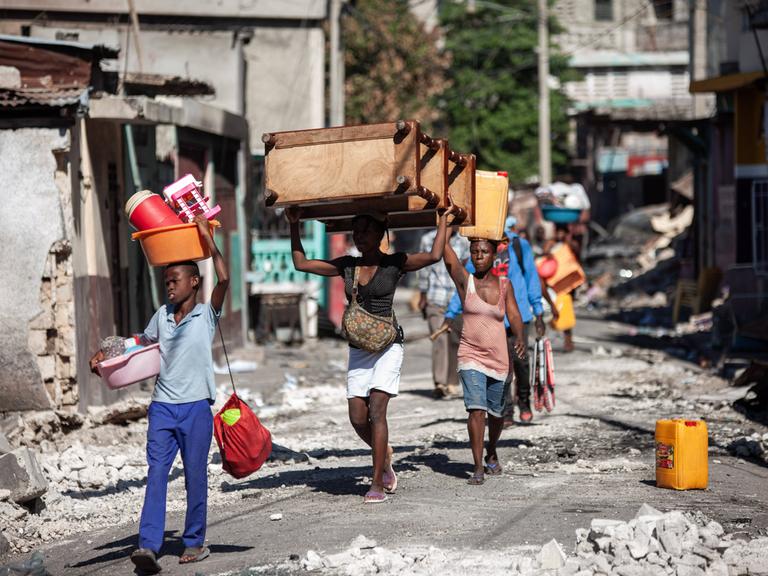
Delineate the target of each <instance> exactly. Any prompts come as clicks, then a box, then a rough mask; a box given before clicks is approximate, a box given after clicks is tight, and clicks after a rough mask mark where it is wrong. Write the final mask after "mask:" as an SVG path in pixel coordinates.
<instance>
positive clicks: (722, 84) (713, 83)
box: [689, 71, 765, 94]
mask: <svg viewBox="0 0 768 576" xmlns="http://www.w3.org/2000/svg"><path fill="white" fill-rule="evenodd" d="M762 78H765V72H762V71H760V72H739V73H738V74H728V75H726V76H715V77H714V78H707V79H705V80H697V81H695V82H691V85H690V88H689V90H690V92H692V93H694V94H696V93H702V92H730V91H732V90H738V89H739V88H743V87H744V86H749V85H750V84H753V83H754V82H756V81H757V80H760V79H762Z"/></svg>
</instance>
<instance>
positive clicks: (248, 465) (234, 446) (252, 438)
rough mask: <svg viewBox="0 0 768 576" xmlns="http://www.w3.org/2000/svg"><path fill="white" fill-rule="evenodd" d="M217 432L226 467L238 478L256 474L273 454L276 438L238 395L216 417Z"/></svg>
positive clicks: (224, 466)
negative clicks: (274, 439)
mask: <svg viewBox="0 0 768 576" xmlns="http://www.w3.org/2000/svg"><path fill="white" fill-rule="evenodd" d="M213 433H214V435H215V436H216V443H217V444H218V445H219V451H220V452H221V461H222V467H223V468H224V471H225V472H228V473H229V474H231V475H232V476H234V477H235V478H245V477H246V476H248V475H249V474H253V473H254V472H256V470H258V469H259V468H261V465H262V464H264V462H265V461H266V460H267V458H269V455H270V454H271V453H272V435H271V434H270V433H269V430H267V429H266V428H265V427H264V425H263V424H262V423H261V422H260V421H259V418H258V417H257V416H256V414H254V413H253V411H252V410H251V409H250V407H249V406H248V404H246V403H245V402H244V401H243V400H241V399H240V398H239V397H238V395H237V393H233V394H232V396H230V397H229V400H227V402H226V403H225V404H224V406H222V408H221V410H219V412H218V413H217V414H216V416H214V418H213Z"/></svg>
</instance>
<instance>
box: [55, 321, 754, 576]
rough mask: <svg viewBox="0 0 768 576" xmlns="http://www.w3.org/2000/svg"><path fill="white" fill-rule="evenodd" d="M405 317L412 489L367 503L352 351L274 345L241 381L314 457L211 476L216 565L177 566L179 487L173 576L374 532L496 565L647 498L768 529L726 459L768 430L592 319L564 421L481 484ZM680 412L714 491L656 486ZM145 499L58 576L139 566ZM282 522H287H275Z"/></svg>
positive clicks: (739, 472) (396, 428) (270, 420)
mask: <svg viewBox="0 0 768 576" xmlns="http://www.w3.org/2000/svg"><path fill="white" fill-rule="evenodd" d="M405 323H406V329H407V332H408V334H409V335H410V336H411V341H410V342H409V343H408V344H407V347H406V363H405V366H404V373H403V380H402V385H401V395H400V396H399V397H398V398H397V399H396V400H394V401H393V402H392V404H391V411H390V417H389V422H390V434H391V442H392V444H393V446H394V447H395V452H396V463H395V469H396V470H397V472H398V474H399V488H398V491H397V494H396V495H395V496H393V497H391V498H390V499H389V501H388V502H386V503H384V504H381V505H375V506H366V505H363V504H362V496H363V494H364V493H365V491H366V483H367V482H368V481H369V476H370V471H371V468H370V458H369V452H368V450H367V449H365V448H364V447H363V446H362V445H361V443H360V441H359V440H358V439H357V438H356V437H355V435H354V433H353V432H352V429H351V427H350V425H349V424H348V422H347V416H346V404H345V401H344V395H343V370H344V360H345V349H344V346H343V344H341V343H332V344H329V343H327V342H326V343H323V344H320V345H319V346H320V348H315V349H312V348H305V349H303V350H302V351H300V352H295V351H293V352H292V351H291V350H282V351H278V350H271V351H268V353H267V356H266V359H265V361H264V362H265V363H264V364H262V366H261V367H260V370H259V372H258V377H256V376H254V375H250V376H245V375H241V376H239V378H238V381H239V382H240V386H241V387H246V386H248V387H249V388H250V390H251V391H252V392H254V393H256V392H258V393H259V395H260V396H261V397H262V399H263V400H265V401H266V402H267V403H269V399H273V400H274V398H276V397H280V398H281V399H282V408H280V409H269V408H265V409H264V410H263V415H264V421H265V423H266V424H267V425H268V426H269V427H270V429H271V430H272V432H273V436H274V440H275V442H276V443H278V444H280V445H282V446H285V447H287V448H290V449H291V450H294V451H296V452H299V453H303V454H306V455H308V457H309V458H308V460H307V461H294V460H289V461H288V462H282V463H274V464H271V465H269V466H266V467H264V468H263V469H262V470H260V471H259V472H258V473H257V474H255V475H253V476H252V477H250V478H248V479H245V480H242V481H235V480H233V479H232V478H230V477H228V476H225V475H221V474H214V475H212V477H211V486H210V506H209V528H208V540H209V544H210V548H211V551H212V556H211V558H210V559H208V560H206V561H205V562H204V563H201V564H199V565H197V566H194V567H192V568H190V567H181V566H179V565H178V564H177V556H178V555H179V553H180V550H181V543H180V539H179V536H180V530H181V528H182V525H183V515H182V513H181V512H179V510H180V509H182V508H183V492H182V491H181V482H182V480H181V479H177V480H176V481H175V483H174V485H175V489H174V490H172V492H171V496H170V499H169V502H170V506H171V509H174V510H177V511H175V512H172V513H171V514H170V515H169V518H168V524H167V530H168V532H167V545H166V548H165V549H164V550H163V553H164V556H163V557H162V559H161V564H162V566H163V573H164V574H169V575H176V574H179V575H181V574H185V575H186V574H190V575H192V574H196V573H199V574H209V575H212V574H222V573H227V572H230V571H231V572H233V573H241V572H239V571H243V570H245V569H247V568H249V567H259V566H260V567H264V570H265V571H266V570H268V568H267V567H269V566H273V567H274V566H276V565H278V564H280V563H282V562H286V561H288V560H289V559H290V558H291V557H293V559H294V560H295V559H297V558H303V557H305V556H306V554H307V551H308V550H316V551H324V552H326V553H334V552H337V551H339V550H342V549H344V548H345V547H346V546H347V545H348V544H349V542H350V541H351V540H352V539H353V538H355V537H356V536H358V535H360V534H363V535H365V536H366V537H368V538H372V539H374V540H376V541H377V542H378V543H379V544H380V545H382V546H385V547H387V548H389V549H399V548H406V547H412V546H417V545H425V546H434V547H437V548H440V549H443V550H449V549H459V550H465V551H466V552H467V553H469V551H471V550H475V551H478V550H479V551H488V554H489V555H490V557H491V558H492V557H493V554H494V553H495V552H498V551H499V550H510V549H517V550H525V549H526V546H528V547H533V546H536V547H540V546H541V545H542V544H544V543H545V542H547V541H548V540H550V539H552V538H556V539H557V540H558V541H559V542H561V543H562V544H563V546H564V548H565V549H566V551H568V550H569V549H571V548H572V547H573V543H574V530H575V529H576V528H579V527H588V526H589V523H590V520H591V519H593V518H614V519H623V520H627V519H629V518H631V517H632V516H633V515H634V513H635V511H636V510H637V509H638V508H639V507H640V505H641V504H643V503H648V504H651V505H652V506H654V507H656V508H658V509H659V510H662V511H667V510H672V509H679V510H684V511H701V512H703V513H704V514H706V515H708V516H710V517H711V518H714V519H716V520H718V521H719V522H721V523H722V524H723V525H724V527H725V528H726V530H727V531H728V532H745V533H749V534H752V535H757V534H760V533H763V534H764V533H765V532H766V527H767V526H768V491H766V490H765V486H766V485H767V484H766V480H768V468H765V467H761V466H759V465H758V464H756V463H752V462H747V461H744V460H740V459H737V458H734V457H732V456H730V455H728V453H727V452H726V450H725V445H726V444H727V441H728V438H729V437H730V436H733V435H734V434H738V433H749V432H751V431H760V432H761V433H762V432H765V430H764V429H762V428H761V427H760V426H758V425H756V424H752V423H750V422H749V421H745V420H744V418H743V417H742V416H741V415H739V414H737V413H736V412H734V411H733V410H732V409H731V408H730V401H731V400H732V399H733V398H734V397H735V396H734V390H733V389H730V388H727V387H724V384H723V382H722V381H720V380H718V379H715V378H712V377H709V376H707V375H705V374H703V373H700V372H699V371H698V370H696V369H694V368H693V367H691V366H690V365H686V364H683V363H680V362H678V361H674V360H670V359H668V358H665V357H664V356H662V355H660V354H658V353H650V352H646V351H643V350H639V349H633V348H628V347H623V348H618V347H616V345H615V344H613V343H612V342H611V341H610V340H611V330H612V329H613V328H611V327H610V326H608V325H607V324H605V323H598V322H593V321H584V322H581V323H580V325H579V332H578V334H579V336H580V338H579V339H578V340H577V345H578V350H577V351H576V352H575V353H573V354H570V355H562V354H557V348H558V346H557V342H556V348H555V352H556V366H557V405H556V408H555V410H554V412H553V413H552V414H548V415H539V414H537V415H536V416H535V418H534V421H533V424H532V425H530V426H516V427H513V428H511V429H509V430H507V431H505V433H504V434H503V436H502V441H501V444H500V459H501V462H502V464H503V465H504V468H505V473H504V475H503V476H502V477H500V478H490V479H488V480H487V481H486V483H485V484H484V485H482V486H469V485H467V484H466V481H465V480H466V478H467V477H468V476H469V474H470V472H471V466H470V460H471V456H470V452H469V449H468V446H467V433H466V428H465V411H464V407H463V403H462V401H461V400H451V401H436V400H433V399H432V397H431V377H430V374H429V365H430V364H429V342H428V340H424V339H415V337H416V336H418V335H420V334H421V335H423V334H424V332H425V330H426V327H425V325H424V323H422V321H421V320H420V319H418V318H416V317H414V316H410V317H407V319H406V321H405ZM318 359H321V360H318ZM319 364H322V366H319ZM320 369H322V371H319V370H320ZM286 374H287V376H286ZM737 394H738V392H737ZM286 406H288V408H286ZM674 416H684V417H703V418H704V419H706V420H707V422H708V425H709V427H710V431H711V436H710V443H711V445H712V446H711V449H710V487H709V489H708V490H706V491H689V492H675V491H671V490H662V489H657V488H656V487H655V485H654V468H653V458H654V452H653V430H654V424H655V421H656V419H658V418H663V417H674ZM301 459H302V458H299V460H301ZM139 488H141V486H139ZM142 492H143V491H141V490H135V491H134V493H133V498H132V501H135V503H134V504H133V505H131V506H127V507H126V509H125V513H124V515H123V516H122V517H121V518H120V520H121V521H116V522H115V526H114V527H112V528H106V529H101V530H97V531H92V532H89V533H82V534H77V535H74V536H71V537H68V538H66V539H64V540H62V541H59V542H57V543H55V544H49V545H46V546H44V547H43V548H42V550H43V552H44V553H45V555H46V558H47V560H46V566H47V567H48V569H49V571H50V572H51V574H54V575H58V574H93V575H97V574H99V575H109V576H113V575H115V574H129V573H131V572H132V565H131V564H130V562H129V560H128V555H129V554H130V552H131V550H132V549H133V548H134V546H135V543H136V531H137V524H136V522H135V520H136V518H137V510H138V506H139V505H140V501H141V495H142ZM275 514H281V515H282V518H281V519H280V520H270V517H274V516H273V515H275ZM294 564H295V567H296V571H299V569H300V568H299V567H300V564H298V563H294ZM285 570H286V569H285V567H282V568H281V569H280V570H277V569H274V570H273V571H272V572H269V571H267V572H257V571H253V572H250V571H244V572H242V573H243V574H246V573H249V574H250V573H278V572H279V573H284V571H285ZM289 571H290V570H289ZM468 573H471V571H470V572H468Z"/></svg>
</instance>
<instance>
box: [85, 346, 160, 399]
mask: <svg viewBox="0 0 768 576" xmlns="http://www.w3.org/2000/svg"><path fill="white" fill-rule="evenodd" d="M98 368H99V374H101V377H102V379H103V380H104V382H106V383H107V386H109V387H110V388H111V389H112V390H117V389H118V388H124V387H125V386H129V385H130V384H136V382H141V381H142V380H146V379H147V378H153V377H155V376H157V375H158V374H160V344H150V345H149V346H146V347H144V348H142V349H140V350H136V351H135V352H131V353H130V354H124V355H122V356H118V357H117V358H110V359H109V360H104V362H100V363H99V366H98Z"/></svg>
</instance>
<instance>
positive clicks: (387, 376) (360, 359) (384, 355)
mask: <svg viewBox="0 0 768 576" xmlns="http://www.w3.org/2000/svg"><path fill="white" fill-rule="evenodd" d="M402 365H403V345H402V344H390V345H389V346H388V347H387V348H385V349H384V350H382V351H381V352H366V351H365V350H361V349H359V348H352V347H350V348H349V368H348V370H347V398H368V397H369V396H370V395H371V390H381V391H382V392H386V393H387V394H389V395H391V396H397V393H398V392H399V390H400V367H401V366H402Z"/></svg>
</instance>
